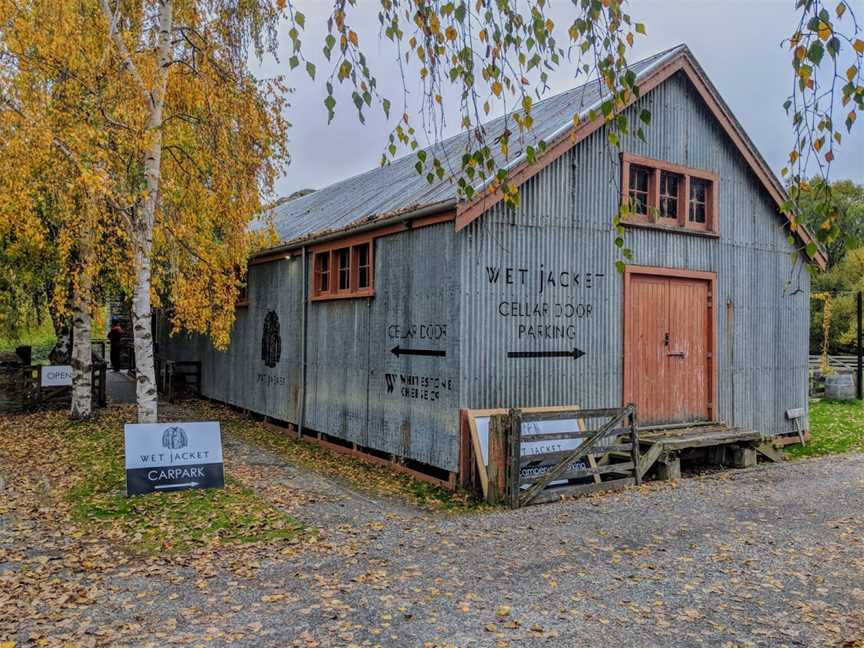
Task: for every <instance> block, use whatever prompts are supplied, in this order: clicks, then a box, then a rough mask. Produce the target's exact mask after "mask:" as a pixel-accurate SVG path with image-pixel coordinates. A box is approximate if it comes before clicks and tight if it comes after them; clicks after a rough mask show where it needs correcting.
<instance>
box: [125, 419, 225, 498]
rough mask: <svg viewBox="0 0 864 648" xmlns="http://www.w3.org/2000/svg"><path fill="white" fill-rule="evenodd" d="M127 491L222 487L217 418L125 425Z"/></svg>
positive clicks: (136, 493)
mask: <svg viewBox="0 0 864 648" xmlns="http://www.w3.org/2000/svg"><path fill="white" fill-rule="evenodd" d="M124 436H125V442H126V494H127V495H138V494H141V493H152V492H155V491H174V490H184V489H187V488H223V487H224V486H225V474H224V469H223V466H222V435H221V432H220V430H219V423H218V422H217V421H209V422H187V423H144V424H137V423H136V424H127V425H126V427H125V429H124Z"/></svg>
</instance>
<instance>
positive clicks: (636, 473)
mask: <svg viewBox="0 0 864 648" xmlns="http://www.w3.org/2000/svg"><path fill="white" fill-rule="evenodd" d="M627 407H628V408H629V409H630V414H629V416H628V423H629V424H630V443H631V444H632V445H633V448H632V449H631V452H632V453H633V477H635V478H636V485H637V486H638V485H639V484H641V483H642V473H641V471H640V467H641V466H640V464H639V432H638V431H637V429H636V406H635V405H633V404H632V403H630V404H629V405H628V406H627Z"/></svg>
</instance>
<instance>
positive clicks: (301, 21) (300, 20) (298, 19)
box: [294, 11, 306, 29]
mask: <svg viewBox="0 0 864 648" xmlns="http://www.w3.org/2000/svg"><path fill="white" fill-rule="evenodd" d="M294 22H295V23H297V24H298V25H300V28H301V29H304V28H305V27H306V16H305V15H304V14H303V12H302V11H295V12H294Z"/></svg>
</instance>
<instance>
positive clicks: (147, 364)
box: [101, 0, 174, 423]
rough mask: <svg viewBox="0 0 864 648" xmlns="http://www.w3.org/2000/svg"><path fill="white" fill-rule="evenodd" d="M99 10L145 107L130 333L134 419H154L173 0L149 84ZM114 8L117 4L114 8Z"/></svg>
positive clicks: (165, 4)
mask: <svg viewBox="0 0 864 648" xmlns="http://www.w3.org/2000/svg"><path fill="white" fill-rule="evenodd" d="M101 5H102V10H103V13H104V14H105V17H106V18H107V19H108V22H109V30H110V33H111V39H112V40H113V42H114V44H115V46H116V47H117V50H118V52H119V53H120V56H121V57H122V59H123V66H124V68H125V69H126V70H127V71H129V73H130V74H132V76H133V77H134V78H135V81H136V83H138V85H139V86H140V88H141V90H142V93H143V97H144V100H145V102H146V103H147V107H148V109H149V116H148V119H147V126H146V130H145V134H144V136H145V138H146V141H145V152H144V177H145V182H146V189H147V194H146V197H145V199H144V204H143V205H142V207H141V209H140V210H138V211H136V212H135V214H134V219H133V225H132V228H133V231H132V240H133V242H134V245H135V259H134V263H135V267H134V270H135V289H134V291H133V296H132V334H133V343H134V352H135V369H136V378H137V383H136V389H135V394H136V400H137V402H138V422H139V423H156V422H158V416H159V409H158V405H159V397H158V394H157V391H156V371H155V366H154V361H153V326H152V318H153V314H152V310H151V303H150V276H151V269H152V268H151V264H152V259H151V254H152V251H153V225H154V223H155V221H156V207H157V205H158V204H159V183H160V180H161V166H162V119H163V116H162V110H163V107H164V105H165V92H166V89H167V86H168V74H169V70H170V67H171V63H172V60H173V56H174V48H173V45H172V42H171V36H172V34H171V32H172V29H173V21H174V3H173V0H159V34H158V39H157V41H158V43H157V57H158V61H157V62H158V66H159V67H158V72H157V74H156V79H155V83H154V86H153V88H150V87H148V85H147V84H146V83H145V82H144V80H143V78H142V76H141V74H140V72H139V70H138V68H137V67H136V65H135V61H134V59H133V58H132V56H131V55H130V53H129V50H128V48H127V47H126V44H125V43H124V42H123V38H122V35H121V34H120V32H119V31H118V24H119V21H118V15H116V14H114V13H112V12H111V9H110V7H109V6H108V0H101ZM118 10H119V8H118Z"/></svg>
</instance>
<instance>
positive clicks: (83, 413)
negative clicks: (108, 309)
mask: <svg viewBox="0 0 864 648" xmlns="http://www.w3.org/2000/svg"><path fill="white" fill-rule="evenodd" d="M91 294H92V281H91V278H90V273H89V271H87V270H85V271H84V272H83V273H82V276H81V278H80V279H79V281H78V287H77V288H76V289H75V294H74V295H73V297H72V361H71V364H72V407H71V411H70V413H69V415H70V417H71V418H73V419H76V420H81V419H86V418H89V417H90V416H91V415H92V414H93V409H92V407H93V403H92V400H93V352H92V349H91V341H90V340H91V334H92V322H91V319H90V299H91V297H90V296H91Z"/></svg>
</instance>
